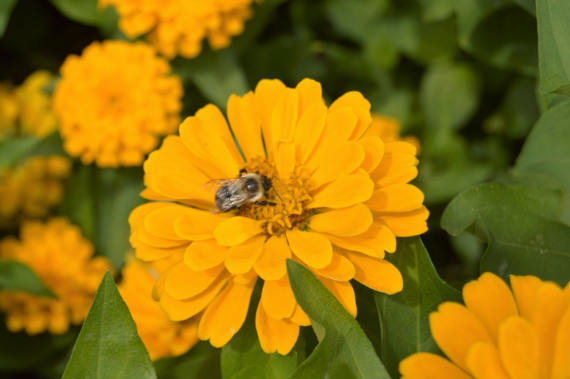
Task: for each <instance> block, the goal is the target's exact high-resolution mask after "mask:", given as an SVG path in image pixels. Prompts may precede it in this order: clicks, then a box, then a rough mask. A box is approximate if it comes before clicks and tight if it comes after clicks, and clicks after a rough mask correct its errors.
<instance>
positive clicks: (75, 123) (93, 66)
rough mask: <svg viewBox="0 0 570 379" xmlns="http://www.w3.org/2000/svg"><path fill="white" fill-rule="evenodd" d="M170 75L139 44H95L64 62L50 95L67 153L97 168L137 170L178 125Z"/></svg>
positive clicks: (178, 89) (176, 93)
mask: <svg viewBox="0 0 570 379" xmlns="http://www.w3.org/2000/svg"><path fill="white" fill-rule="evenodd" d="M169 72H170V66H169V64H168V62H167V61H165V60H164V59H162V58H158V57H157V56H156V55H155V52H154V50H153V49H152V48H151V47H150V46H148V45H146V44H144V43H142V42H139V43H133V44H131V43H127V42H124V41H106V42H103V43H99V42H94V43H92V44H91V45H89V46H88V47H86V48H85V50H83V54H82V56H81V57H78V56H74V55H72V56H69V57H68V58H67V59H66V60H65V62H64V64H63V66H62V67H61V76H62V79H61V81H60V82H59V84H58V85H57V87H56V89H55V94H54V107H55V110H56V112H57V114H58V115H59V118H60V122H61V135H62V137H63V139H64V147H65V149H66V151H67V152H68V153H69V154H70V155H72V156H81V160H82V162H83V163H84V164H89V163H91V162H93V161H95V162H96V163H97V165H99V166H101V167H117V166H119V165H121V166H137V165H140V164H142V162H143V160H144V155H145V154H146V153H148V152H150V151H151V150H152V149H154V148H155V146H156V144H157V143H158V137H159V136H163V135H167V134H170V133H173V132H174V131H176V126H177V125H178V122H179V117H178V113H179V112H180V109H181V107H182V103H181V101H180V98H181V97H182V83H181V82H180V79H179V78H178V77H176V76H173V75H169Z"/></svg>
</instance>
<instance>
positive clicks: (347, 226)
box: [309, 204, 372, 237]
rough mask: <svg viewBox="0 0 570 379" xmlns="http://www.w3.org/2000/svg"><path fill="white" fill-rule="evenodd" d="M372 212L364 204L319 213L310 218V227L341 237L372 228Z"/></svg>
mask: <svg viewBox="0 0 570 379" xmlns="http://www.w3.org/2000/svg"><path fill="white" fill-rule="evenodd" d="M371 224H372V213H371V212H370V210H369V209H368V208H367V207H366V206H365V205H364V204H355V205H353V206H350V207H347V208H342V209H336V210H332V211H328V212H324V213H319V214H317V215H315V216H312V217H311V218H310V219H309V227H310V228H311V229H313V230H316V231H317V232H322V233H330V234H334V235H337V236H341V237H350V236H355V235H358V234H361V233H363V232H365V231H366V230H368V229H369V228H370V225H371Z"/></svg>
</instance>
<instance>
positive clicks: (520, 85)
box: [484, 78, 539, 139]
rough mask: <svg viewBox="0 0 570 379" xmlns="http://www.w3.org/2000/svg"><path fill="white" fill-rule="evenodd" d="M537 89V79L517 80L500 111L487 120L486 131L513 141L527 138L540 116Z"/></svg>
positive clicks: (509, 88) (508, 91)
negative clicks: (503, 135) (504, 135)
mask: <svg viewBox="0 0 570 379" xmlns="http://www.w3.org/2000/svg"><path fill="white" fill-rule="evenodd" d="M535 87H536V80H535V79H531V78H517V79H515V80H514V81H513V82H512V83H511V84H510V85H509V87H508V89H507V93H506V95H505V98H504V99H503V103H502V104H501V106H500V108H499V109H498V111H497V112H495V114H493V115H492V116H491V117H489V118H488V119H487V120H485V123H484V130H485V131H486V132H487V133H499V134H506V135H507V136H508V137H509V138H512V139H517V138H522V137H525V136H526V135H527V134H528V132H529V131H530V129H531V128H532V126H533V125H534V123H535V122H536V120H538V116H539V109H538V102H537V98H536V88H535Z"/></svg>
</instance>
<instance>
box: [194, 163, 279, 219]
mask: <svg viewBox="0 0 570 379" xmlns="http://www.w3.org/2000/svg"><path fill="white" fill-rule="evenodd" d="M272 187H273V183H272V182H271V179H269V178H268V177H267V176H265V175H261V174H259V173H247V171H245V170H241V171H240V176H239V178H237V179H215V180H210V181H209V182H208V183H206V184H204V185H203V186H202V188H203V189H205V190H207V191H209V192H212V193H215V194H216V206H217V207H218V210H217V211H218V212H220V213H223V212H229V211H231V210H233V209H239V208H240V207H241V206H242V205H244V204H245V203H248V202H249V203H255V204H258V205H271V206H275V205H276V204H275V203H273V202H270V201H258V200H259V199H261V198H262V197H263V196H264V195H265V193H266V192H267V191H269V190H270V189H271V188H272Z"/></svg>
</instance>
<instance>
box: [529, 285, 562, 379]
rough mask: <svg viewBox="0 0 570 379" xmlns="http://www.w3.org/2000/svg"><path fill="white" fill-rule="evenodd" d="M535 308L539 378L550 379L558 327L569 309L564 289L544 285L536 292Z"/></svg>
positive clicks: (534, 322)
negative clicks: (563, 292)
mask: <svg viewBox="0 0 570 379" xmlns="http://www.w3.org/2000/svg"><path fill="white" fill-rule="evenodd" d="M533 308H534V312H533V314H532V319H531V322H532V326H533V328H534V332H535V334H536V337H537V341H538V351H539V356H540V368H539V370H540V371H539V372H540V374H539V377H541V378H550V377H551V370H552V363H553V360H554V347H555V344H556V337H557V335H558V325H559V323H560V320H561V319H562V316H563V315H564V312H565V311H566V309H567V308H568V306H567V304H566V301H565V299H564V295H563V294H562V289H561V288H560V287H559V286H558V285H556V284H554V283H551V282H544V283H542V284H541V285H540V286H538V287H537V288H536V290H535V294H534V306H533ZM569 359H570V356H569Z"/></svg>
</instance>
